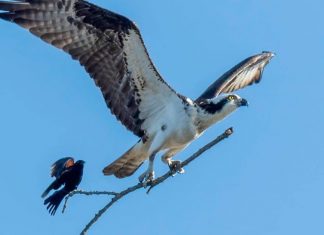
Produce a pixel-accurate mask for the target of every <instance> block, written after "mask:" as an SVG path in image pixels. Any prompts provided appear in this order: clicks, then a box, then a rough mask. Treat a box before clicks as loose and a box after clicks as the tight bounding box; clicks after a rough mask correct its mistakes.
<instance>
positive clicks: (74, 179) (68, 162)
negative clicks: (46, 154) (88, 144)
mask: <svg viewBox="0 0 324 235" xmlns="http://www.w3.org/2000/svg"><path fill="white" fill-rule="evenodd" d="M83 165H84V161H82V160H78V161H76V162H74V159H73V158H71V157H65V158H62V159H60V160H57V161H56V162H54V163H53V165H52V167H51V177H55V178H56V179H55V180H54V181H53V183H51V184H50V185H49V186H48V187H47V189H46V190H45V191H44V193H43V194H42V198H44V197H46V196H47V194H48V193H49V192H50V191H51V190H57V191H56V192H54V193H53V194H52V195H51V196H49V197H48V198H46V199H45V201H44V205H46V204H48V205H47V209H48V210H49V213H50V214H51V215H55V212H56V210H57V208H58V207H59V205H60V203H61V202H62V200H63V198H64V197H65V196H66V195H68V194H69V193H70V192H72V191H73V190H75V189H77V187H78V185H79V184H80V182H81V180H82V175H83ZM62 186H63V188H61V187H62ZM59 188H61V189H59ZM58 189H59V190H58Z"/></svg>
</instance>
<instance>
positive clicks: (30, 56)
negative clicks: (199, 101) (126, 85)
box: [0, 0, 324, 235]
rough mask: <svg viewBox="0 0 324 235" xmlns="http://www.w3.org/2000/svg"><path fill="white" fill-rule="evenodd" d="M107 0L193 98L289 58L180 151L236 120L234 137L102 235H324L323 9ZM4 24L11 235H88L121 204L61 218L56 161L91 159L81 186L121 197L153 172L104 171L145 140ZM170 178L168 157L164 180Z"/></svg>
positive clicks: (72, 208) (67, 64)
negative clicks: (243, 70)
mask: <svg viewBox="0 0 324 235" xmlns="http://www.w3.org/2000/svg"><path fill="white" fill-rule="evenodd" d="M95 3H97V4H99V5H101V6H103V7H105V8H108V9H110V10H113V11H116V12H119V13H121V14H123V15H126V16H128V17H129V18H131V19H132V20H134V21H136V23H137V24H138V25H139V27H140V29H141V32H142V35H143V37H144V40H145V42H146V45H147V48H148V50H149V52H150V55H151V57H152V59H153V61H154V62H155V64H156V66H157V67H158V69H159V71H160V72H161V74H162V75H163V76H164V78H165V80H166V81H167V82H168V83H169V84H170V85H171V86H172V87H174V88H175V89H176V90H177V91H179V92H180V93H181V94H184V95H186V96H188V97H191V98H195V97H197V96H198V95H199V94H200V93H201V92H202V91H203V90H204V89H205V88H206V87H207V86H208V85H209V84H210V83H212V82H213V81H214V80H215V79H216V78H217V77H218V76H220V75H221V74H222V73H223V72H225V71H226V70H227V69H229V68H230V67H232V66H233V65H235V64H236V63H238V62H240V61H241V60H242V59H244V58H246V57H248V56H250V55H253V54H255V53H259V52H261V51H263V50H270V51H274V52H276V53H277V56H276V57H275V58H274V59H273V60H272V61H271V63H270V64H269V65H268V67H267V68H266V70H265V72H264V76H263V80H262V82H261V83H260V84H259V85H256V86H252V87H249V88H247V89H245V90H242V91H240V92H239V94H240V95H241V96H243V97H244V98H246V99H247V100H248V101H249V103H250V106H249V108H247V109H245V108H244V109H243V108H242V109H240V110H238V111H237V112H236V113H235V114H234V115H232V116H231V117H229V118H227V119H226V120H225V121H223V122H222V123H220V124H218V125H216V126H214V127H212V128H211V129H209V130H208V131H207V132H206V133H205V134H204V135H203V136H202V137H201V138H200V139H198V140H197V141H195V142H194V143H193V144H192V145H191V146H190V147H188V148H187V149H186V150H185V151H184V152H182V153H181V154H179V155H178V156H177V157H178V158H180V159H184V158H185V157H186V156H188V155H189V154H191V153H193V152H194V151H195V150H196V149H197V148H199V147H201V146H203V145H204V144H205V143H207V142H209V141H210V140H211V139H212V138H214V137H215V136H217V135H218V134H219V133H221V132H222V131H223V130H224V129H226V128H227V127H229V126H233V127H234V129H235V134H234V135H233V136H232V137H231V138H229V139H227V140H226V141H224V142H222V143H221V144H220V145H218V146H217V147H216V148H214V149H212V150H210V151H209V152H208V153H206V154H205V155H204V156H203V157H202V158H200V159H198V160H196V161H195V162H193V163H192V164H191V165H189V166H188V167H187V168H186V174H184V175H180V176H177V177H175V178H173V179H171V180H170V181H168V182H166V183H164V184H162V185H160V186H159V187H157V188H156V189H155V190H153V191H152V193H151V194H150V195H149V196H147V195H146V194H145V191H143V190H141V191H137V192H135V193H133V194H131V195H129V196H128V197H127V198H125V199H124V200H122V201H120V202H119V203H118V204H116V205H115V206H114V207H113V208H112V209H111V210H110V211H109V212H108V213H107V214H106V215H105V216H104V217H103V218H102V219H101V220H100V221H99V222H98V223H97V224H96V225H95V226H94V227H93V229H92V230H91V231H90V232H89V234H99V235H100V234H121V235H127V234H141V235H146V234H157V235H165V234H168V235H176V234H177V235H178V234H186V235H196V234H206V235H209V234H221V235H251V234H255V235H272V234H276V235H286V234H295V235H299V234H300V235H301V234H312V235H317V234H318V235H319V234H323V233H324V226H323V221H322V220H323V211H324V204H323V198H324V190H323V183H324V158H323V156H324V144H323V131H324V128H323V119H324V104H323V100H324V92H323V87H324V79H323V75H324V73H323V54H324V44H323V38H324V31H323V22H324V16H323V13H322V10H323V7H324V3H323V1H319V0H318V1H316V0H315V1H297V2H296V1H292V0H287V1H279V0H273V1H264V0H262V1H256V0H245V1H237V0H236V1H234V0H229V1H223V2H222V3H220V2H218V1H211V0H208V1H207V0H200V1H175V0H164V1H150V0H132V1H126V0H118V1H117V0H110V1H101V0H100V1H96V2H95ZM0 29H1V37H0V51H1V54H0V62H1V63H0V68H1V77H0V107H1V115H0V130H1V132H0V146H1V148H0V156H1V171H0V183H1V188H2V189H1V194H0V203H1V210H0V221H1V233H2V234H5V235H16V234H41V235H43V234H62V235H65V234H68V235H70V234H78V233H79V232H80V231H81V230H82V228H83V226H84V225H85V224H86V223H87V222H88V221H89V220H90V219H91V218H92V217H93V215H94V214H95V213H96V211H97V210H98V209H100V208H101V207H102V206H104V204H105V203H106V202H107V201H108V199H107V198H105V197H85V196H76V197H74V198H73V199H72V200H71V201H70V204H69V207H68V210H67V212H66V213H65V214H61V213H57V215H56V216H55V217H51V216H49V214H48V213H47V211H46V209H45V207H44V206H43V204H42V203H43V201H42V199H41V198H40V195H41V193H42V191H43V190H44V189H45V188H46V187H47V185H48V184H49V183H50V182H51V180H52V179H50V177H49V167H50V165H51V163H52V162H54V161H55V160H57V159H58V158H61V157H64V156H67V155H69V156H71V155H72V156H74V157H75V158H76V159H83V160H85V161H86V165H85V173H84V180H83V182H82V183H81V185H80V188H82V189H84V190H120V189H123V188H125V187H128V186H130V185H133V184H135V183H136V182H137V176H138V175H139V173H140V172H141V171H143V170H144V168H141V169H140V170H139V171H138V172H137V173H136V174H135V175H134V176H132V177H130V178H128V179H123V180H118V179H115V178H113V177H104V176H103V175H102V172H101V170H102V168H103V167H104V166H105V165H106V164H108V163H110V162H111V161H113V160H114V159H115V158H117V157H118V156H119V155H121V154H122V153H123V152H125V151H126V150H127V149H128V148H129V147H130V146H131V145H133V143H135V142H136V141H137V138H136V137H135V136H133V135H132V134H131V133H130V132H128V131H127V130H126V129H125V128H124V127H123V126H122V125H120V123H118V122H117V121H116V119H115V118H114V117H113V116H112V115H111V114H110V112H109V111H108V110H107V108H106V105H105V103H104V101H103V98H102V96H101V93H100V92H99V90H98V89H97V88H96V87H95V86H94V83H93V81H92V80H91V79H90V78H89V77H88V75H87V74H86V73H85V72H84V70H83V69H82V68H81V67H80V66H79V65H78V63H77V62H75V61H72V60H71V59H70V58H69V56H68V55H65V54H64V53H62V52H61V51H59V50H57V49H55V48H53V47H51V46H49V45H46V44H45V43H43V42H41V41H40V40H39V39H37V38H35V37H34V36H32V35H31V34H28V33H27V32H26V31H24V30H22V29H21V28H18V27H17V26H15V25H13V24H9V23H7V22H2V21H1V22H0ZM165 170H166V167H165V166H164V165H163V164H162V163H161V162H160V161H159V158H157V164H156V172H157V174H161V173H162V172H164V171H165Z"/></svg>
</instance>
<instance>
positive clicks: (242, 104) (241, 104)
mask: <svg viewBox="0 0 324 235" xmlns="http://www.w3.org/2000/svg"><path fill="white" fill-rule="evenodd" d="M238 105H239V106H240V107H241V106H249V103H248V102H247V100H246V99H243V98H242V99H240V100H239V102H238Z"/></svg>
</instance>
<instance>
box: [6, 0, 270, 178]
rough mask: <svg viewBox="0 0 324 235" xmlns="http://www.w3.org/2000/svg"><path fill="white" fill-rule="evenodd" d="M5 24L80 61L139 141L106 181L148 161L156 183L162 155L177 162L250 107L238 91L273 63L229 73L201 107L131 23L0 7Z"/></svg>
mask: <svg viewBox="0 0 324 235" xmlns="http://www.w3.org/2000/svg"><path fill="white" fill-rule="evenodd" d="M0 10H2V12H0V18H2V19H4V20H7V21H10V22H14V23H16V24H18V25H20V26H21V27H23V28H25V29H28V30H29V31H30V32H31V33H32V34H34V35H36V36H37V37H39V38H41V39H42V40H43V41H45V42H47V43H49V44H52V45H53V46H55V47H57V48H59V49H62V50H63V51H65V52H66V53H68V54H70V55H71V56H72V58H73V59H75V60H78V61H79V62H80V64H81V65H82V66H83V67H84V68H85V70H86V71H87V72H88V74H89V75H90V76H91V77H92V78H93V79H94V81H95V83H96V85H97V86H98V87H99V88H100V90H101V92H102V94H103V97H104V99H105V101H106V104H107V106H108V107H109V109H110V111H111V112H112V114H114V115H115V116H116V117H117V119H118V120H119V121H120V122H121V123H122V124H123V125H124V126H125V127H126V128H127V129H128V130H130V131H131V132H133V133H134V134H135V135H137V136H138V137H139V141H138V142H137V143H136V144H135V145H134V146H133V147H131V148H130V149H129V150H128V151H127V152H126V153H125V154H123V155H122V156H121V157H119V158H118V159H117V160H115V161H114V162H112V163H111V164H109V165H108V166H107V167H105V168H104V170H103V173H104V174H105V175H115V176H116V177H118V178H123V177H127V176H130V175H132V174H133V173H134V172H135V171H136V170H137V169H138V168H139V166H141V164H142V163H143V162H144V161H145V160H147V159H149V166H148V169H147V170H146V171H145V172H144V173H143V174H142V175H141V176H140V177H139V180H140V181H141V182H148V181H150V180H152V179H153V178H154V171H153V162H154V158H155V156H156V154H157V153H158V152H163V156H162V160H163V162H164V163H166V164H167V165H168V166H169V167H170V168H171V169H173V170H175V171H178V172H183V169H180V167H179V166H180V165H179V161H175V160H172V157H173V156H174V155H175V154H177V153H178V152H180V151H181V150H183V149H184V148H185V147H186V146H188V145H189V144H190V143H191V142H192V141H193V140H194V139H196V138H197V137H199V136H200V135H201V134H202V133H203V132H204V131H205V130H206V129H207V128H208V127H210V126H211V125H212V124H214V123H217V122H218V121H220V120H222V119H223V118H225V117H226V116H228V115H229V114H230V113H232V112H233V111H234V110H236V109H237V108H238V107H240V106H246V105H247V101H246V100H245V99H243V98H241V97H239V96H238V95H236V94H232V92H233V91H236V90H238V89H241V88H244V87H246V86H248V85H251V84H254V83H258V82H260V80H261V76H262V72H263V69H264V67H265V66H266V64H268V62H269V61H270V59H271V58H272V57H273V56H274V54H273V53H271V52H262V53H260V54H257V55H254V56H251V57H249V58H247V59H245V60H243V61H242V62H241V63H239V64H238V65H236V66H235V67H233V68H232V69H230V70H229V71H228V72H226V73H225V74H224V75H223V76H221V77H220V78H219V79H218V80H217V81H216V82H214V83H213V84H212V85H211V86H210V87H209V88H208V89H207V90H206V91H205V92H203V93H202V95H201V96H199V98H197V99H190V98H188V97H185V96H183V95H180V94H179V93H177V92H176V91H175V90H174V89H172V88H171V87H170V86H169V85H168V84H167V83H166V82H165V81H164V80H163V78H162V77H161V75H160V74H159V72H158V70H157V69H156V67H155V66H154V64H153V63H152V61H151V59H150V57H149V55H148V52H147V50H146V47H145V45H144V42H143V39H142V36H141V34H140V31H139V29H138V27H137V26H136V25H135V23H133V22H132V21H131V20H129V19H128V18H126V17H124V16H122V15H119V14H116V13H114V12H111V11H109V10H106V9H103V8H100V7H98V6H96V5H94V4H92V3H89V2H86V1H83V0H25V1H23V0H22V1H18V2H13V1H9V2H5V1H0Z"/></svg>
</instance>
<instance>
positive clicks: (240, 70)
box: [197, 52, 274, 101]
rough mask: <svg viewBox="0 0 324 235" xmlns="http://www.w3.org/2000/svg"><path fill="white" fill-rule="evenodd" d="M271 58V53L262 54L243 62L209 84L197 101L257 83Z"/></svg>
mask: <svg viewBox="0 0 324 235" xmlns="http://www.w3.org/2000/svg"><path fill="white" fill-rule="evenodd" d="M273 56H274V54H273V53H271V52H262V53H261V54H258V55H254V56H251V57H249V58H247V59H245V60H243V61H242V62H240V63H239V64H237V65H236V66H234V67H233V68H231V69H230V70H229V71H227V72H226V73H224V74H223V75H222V76H221V77H220V78H219V79H217V80H216V81H215V82H214V83H213V84H211V85H210V86H209V87H208V88H207V90H206V91H204V93H202V94H201V95H200V97H199V98H198V99H197V100H198V101H199V100H203V99H211V98H213V97H215V96H218V95H219V94H221V93H229V92H232V91H235V90H239V89H241V88H244V87H246V86H248V85H252V84H254V83H259V82H260V80H261V77H262V72H263V69H264V67H265V66H266V65H267V64H268V63H269V61H270V59H271V58H272V57H273Z"/></svg>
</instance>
